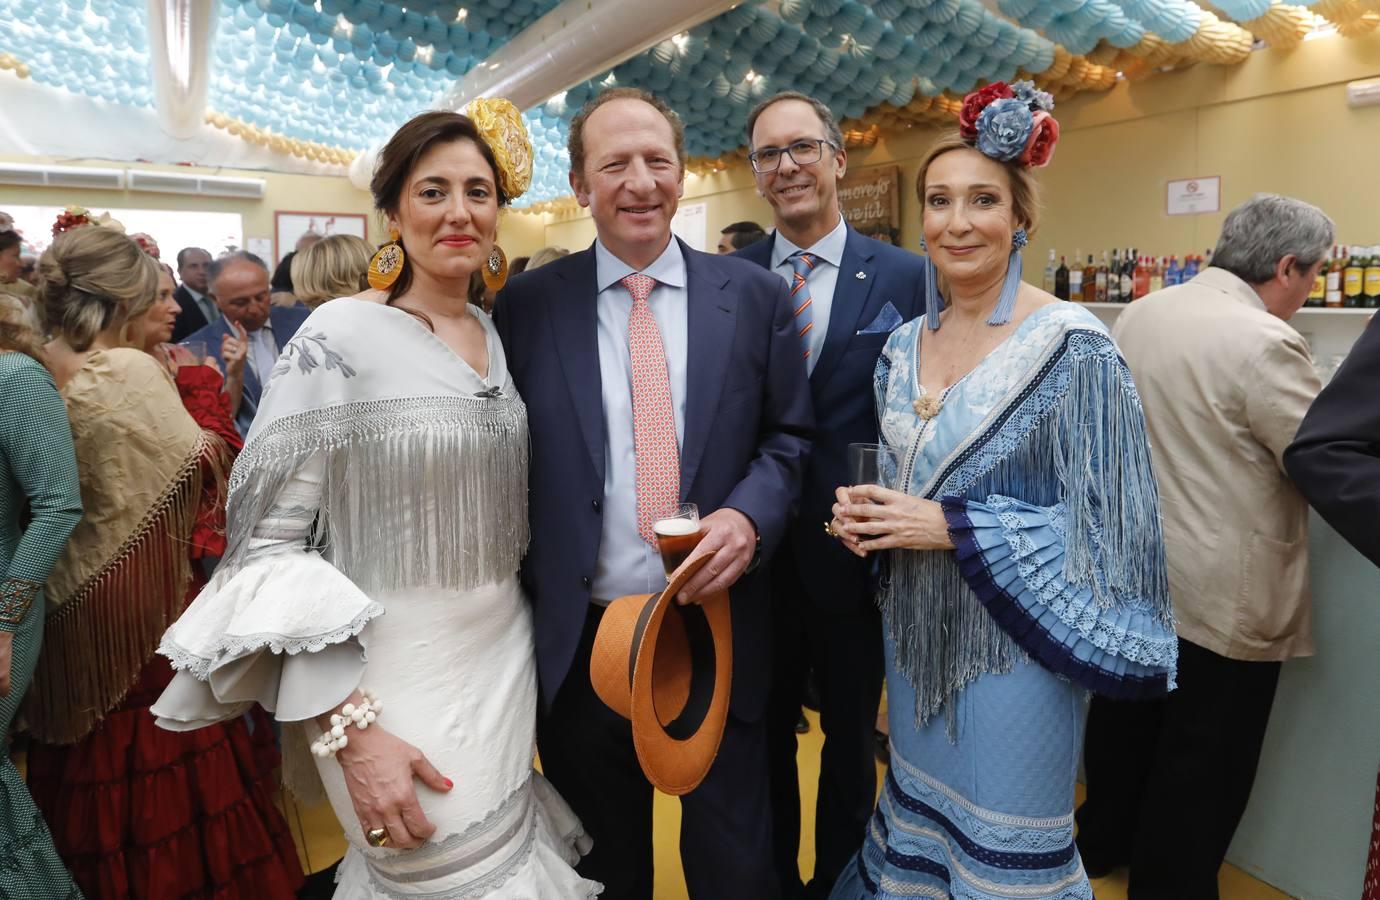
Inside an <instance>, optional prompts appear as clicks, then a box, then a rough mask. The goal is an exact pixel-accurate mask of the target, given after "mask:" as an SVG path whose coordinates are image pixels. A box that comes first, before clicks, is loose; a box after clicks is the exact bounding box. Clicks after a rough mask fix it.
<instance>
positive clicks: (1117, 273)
mask: <svg viewBox="0 0 1380 900" xmlns="http://www.w3.org/2000/svg"><path fill="white" fill-rule="evenodd" d="M1107 302H1108V303H1120V302H1121V251H1120V250H1117V249H1115V248H1113V249H1112V261H1111V263H1110V264H1109V265H1108V266H1107Z"/></svg>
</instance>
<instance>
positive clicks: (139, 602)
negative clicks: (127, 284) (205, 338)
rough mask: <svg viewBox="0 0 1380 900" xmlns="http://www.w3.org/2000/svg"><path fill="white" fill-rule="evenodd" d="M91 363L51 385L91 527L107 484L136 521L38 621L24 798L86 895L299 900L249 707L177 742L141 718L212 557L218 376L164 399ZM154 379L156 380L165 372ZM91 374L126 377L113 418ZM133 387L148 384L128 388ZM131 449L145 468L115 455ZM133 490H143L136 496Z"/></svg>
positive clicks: (219, 479) (164, 680) (223, 452)
mask: <svg viewBox="0 0 1380 900" xmlns="http://www.w3.org/2000/svg"><path fill="white" fill-rule="evenodd" d="M116 352H118V351H116ZM131 352H132V351H131ZM98 355H99V354H98ZM105 355H106V356H113V355H114V353H109V354H105ZM138 355H139V356H141V357H143V359H145V360H147V361H148V362H149V363H151V364H153V365H155V366H156V365H157V363H156V362H155V360H154V359H153V358H152V357H151V356H148V355H145V354H142V353H140V354H138ZM169 360H170V361H171V360H172V357H169ZM129 361H130V362H134V361H133V360H132V359H131V360H129ZM171 365H172V366H176V362H172V363H171ZM170 367H171V366H170ZM88 368H90V365H88ZM96 368H97V371H96V372H93V373H91V374H92V375H93V379H92V382H93V383H92V384H91V385H88V386H86V387H88V388H91V389H90V390H82V388H83V386H82V385H80V384H78V380H79V379H80V378H81V376H80V375H79V376H78V377H77V378H74V379H73V381H72V382H71V383H69V385H68V386H67V387H66V388H64V391H63V393H64V399H65V400H66V401H67V402H68V408H69V414H70V416H71V419H72V425H73V433H74V438H75V440H76V443H77V446H78V452H77V456H78V468H79V470H80V472H81V481H82V498H83V502H84V503H85V504H86V508H87V510H88V518H89V517H90V516H91V515H93V514H94V515H95V516H97V517H98V519H99V518H101V512H102V509H103V508H111V507H112V506H113V505H114V504H118V503H121V502H124V501H125V500H126V499H128V498H127V497H105V496H102V492H103V491H105V490H107V489H108V490H109V491H112V492H114V491H120V492H122V493H125V494H130V493H133V494H134V495H135V496H134V498H133V499H134V505H135V506H136V507H141V506H147V507H148V509H147V512H145V513H144V514H143V515H142V516H141V517H140V519H139V521H138V523H137V525H136V526H135V528H134V529H133V531H132V532H130V533H129V535H128V536H127V537H126V538H125V539H124V540H123V541H121V543H120V546H119V547H118V549H117V550H116V551H115V553H114V555H113V556H109V557H108V558H106V561H105V562H103V563H101V564H100V565H98V566H96V567H95V571H94V574H92V575H90V576H88V577H86V578H85V579H83V580H81V581H80V582H79V583H77V584H75V585H72V586H71V587H72V588H73V589H74V594H73V596H72V599H70V600H68V602H67V603H64V604H62V605H60V606H59V607H58V608H57V611H56V612H54V611H52V610H50V611H49V615H48V619H47V627H48V634H49V639H48V642H47V645H46V646H45V654H49V655H50V656H49V658H48V659H47V660H46V662H47V663H48V665H47V667H46V668H45V667H44V666H43V665H42V663H41V664H40V673H39V677H36V679H35V690H34V692H33V693H32V694H31V695H30V698H29V700H30V702H29V706H28V710H27V711H28V712H29V718H30V722H31V726H32V728H33V731H34V733H35V737H36V740H35V742H34V744H33V745H32V747H31V749H30V752H29V775H28V777H29V786H30V789H31V791H32V793H33V796H34V800H35V802H36V803H37V804H38V806H39V808H40V809H41V810H42V811H43V814H44V816H45V817H46V818H47V820H48V822H49V823H50V826H51V830H52V832H53V837H54V843H55V844H56V846H57V849H58V853H59V855H61V857H62V858H63V861H64V862H65V863H66V864H67V866H68V868H70V869H71V871H72V874H73V876H74V878H75V879H76V881H77V883H78V884H79V885H80V887H81V889H82V890H83V892H85V894H86V895H87V896H88V897H91V898H102V900H104V898H137V900H174V898H193V897H195V898H214V900H277V898H291V897H294V896H295V894H296V891H297V889H298V888H299V887H300V886H301V884H302V883H303V875H302V870H301V867H300V865H299V863H298V858H297V852H296V849H295V847H294V844H293V841H292V835H291V832H290V831H289V830H288V826H287V822H286V821H285V820H284V819H283V816H282V814H281V813H280V812H279V811H278V809H277V807H276V806H275V805H274V801H273V797H274V789H275V785H276V781H275V779H274V777H273V769H274V767H275V766H276V764H277V761H278V760H277V751H276V749H275V748H274V744H273V736H272V733H271V731H270V729H269V727H268V720H267V718H266V717H265V716H264V715H263V713H262V711H259V710H256V712H257V713H258V716H259V718H258V720H257V721H254V722H253V727H252V730H251V726H250V724H249V723H247V722H246V720H245V719H243V718H241V719H236V720H234V721H231V722H227V723H224V724H221V725H217V726H214V727H211V728H205V729H201V730H198V731H189V732H169V731H164V730H163V729H160V728H158V727H157V726H156V725H155V724H154V719H153V716H152V715H151V714H150V713H149V706H150V705H152V703H153V702H154V700H156V699H157V698H158V696H159V694H160V693H162V691H163V689H164V688H165V687H166V686H167V685H168V683H169V682H170V681H171V680H172V670H171V668H170V667H169V665H168V663H167V661H166V660H165V659H164V658H163V657H161V656H156V655H155V654H154V650H155V648H156V646H157V643H158V639H159V636H160V635H161V633H162V631H163V630H164V629H165V628H166V626H167V624H168V623H170V622H171V621H173V620H174V619H175V618H176V617H177V615H178V613H179V612H180V611H181V609H182V608H183V607H184V606H185V605H186V603H187V602H189V600H190V599H191V598H192V597H194V596H195V595H196V593H197V591H198V590H199V589H200V587H201V586H202V584H204V582H205V575H204V574H203V572H202V566H201V561H202V560H203V559H205V558H207V557H216V556H219V555H220V554H221V553H222V552H223V551H224V546H225V544H224V541H225V538H224V511H223V497H224V488H225V480H226V477H227V474H228V468H229V462H230V461H231V460H232V459H233V454H234V453H235V452H237V451H238V450H239V448H240V447H241V446H242V442H241V440H240V436H239V434H238V432H237V431H236V430H235V427H234V423H233V420H232V419H231V417H230V411H229V405H228V401H227V400H226V399H225V397H224V396H223V394H222V393H221V384H222V379H221V376H220V374H219V372H217V371H216V370H214V369H212V368H210V367H208V366H203V365H181V366H177V367H176V384H177V392H176V393H173V392H172V390H171V389H170V387H169V388H168V389H167V391H166V393H164V392H161V391H159V390H158V385H157V384H155V383H153V377H152V375H151V374H149V370H148V367H146V366H143V365H142V364H140V365H137V366H134V367H132V368H137V369H138V375H137V376H134V375H132V374H131V373H130V372H129V371H123V372H120V371H114V372H102V371H100V370H99V369H100V367H99V366H97V367H96ZM117 368H118V367H117ZM159 368H160V369H161V367H159ZM82 374H86V370H83V373H82ZM156 374H157V376H158V377H159V378H162V379H163V385H164V386H167V383H168V382H167V376H166V373H165V372H163V371H159V372H157V373H156ZM100 376H111V377H116V379H117V380H119V381H123V382H124V384H122V385H120V387H123V388H125V389H126V391H125V393H126V396H125V397H122V398H120V400H119V401H117V402H118V404H119V406H118V408H117V407H113V406H112V402H111V400H110V399H109V392H108V391H106V390H102V389H101V388H103V387H108V385H101V384H99V382H102V381H105V378H104V377H100ZM119 376H123V377H119ZM131 381H134V382H143V381H147V382H149V383H148V384H140V385H139V387H138V389H131V384H130V382H131ZM74 387H75V388H76V390H74V389H73V388H74ZM144 389H146V390H144ZM141 390H144V393H145V394H146V395H147V396H143V395H140V391H141ZM179 394H180V396H181V401H182V402H181V404H178V406H177V407H176V408H175V409H171V410H170V409H169V408H168V407H169V405H170V402H171V403H176V401H177V399H178V395H179ZM101 395H105V396H106V397H107V399H106V400H104V401H102V400H100V399H98V398H99V397H100V396H101ZM131 395H135V396H134V401H133V403H132V404H131V402H130V401H131ZM169 401H170V402H169ZM131 405H133V406H134V407H135V408H134V409H131V408H130V407H131ZM189 413H190V417H188V414H189ZM179 418H180V420H181V421H177V420H178V419H179ZM188 437H190V438H191V440H190V442H189V441H188V440H187V438H188ZM131 445H133V446H131ZM83 447H85V449H86V452H85V453H83ZM140 450H142V451H143V454H142V458H140V457H139V456H131V457H130V458H129V459H127V460H122V459H120V457H121V455H122V453H124V454H130V453H136V454H137V453H138V451H140ZM158 454H162V457H163V459H161V460H152V461H151V460H149V459H148V457H149V455H155V456H156V455H158ZM179 457H181V458H180V460H179ZM136 460H137V463H136ZM122 463H127V464H122ZM112 470H113V471H112ZM169 472H172V477H171V478H169V477H168V473H169ZM131 481H133V482H135V483H138V482H141V481H142V482H152V484H151V486H150V487H149V488H148V489H147V490H145V491H143V492H140V491H138V490H134V491H132V492H131V491H130V490H129V488H128V487H127V486H128V485H129V484H130V482H131ZM149 496H153V497H154V498H155V499H154V501H153V503H152V504H151V505H150V504H148V503H147V499H148V497H149ZM93 501H94V502H93ZM127 518H128V516H126V519H127ZM106 527H110V526H109V524H108V523H107V525H106ZM117 530H119V529H117ZM126 530H127V529H126ZM77 543H78V540H77V537H76V536H74V540H73V542H72V545H69V553H70V552H72V550H73V545H76V544H77ZM101 545H102V546H101V547H100V548H99V549H98V550H97V551H96V555H97V556H102V557H105V555H106V554H108V553H110V541H109V540H105V541H102V542H101ZM189 546H190V548H191V549H190V552H189V551H188V547H189ZM77 552H79V553H80V552H83V551H81V550H80V549H78V550H77ZM59 565H61V563H60V564H59ZM85 569H86V570H87V571H91V569H92V566H91V565H90V564H89V563H88V564H87V565H86V567H85ZM55 571H56V570H55ZM44 676H46V678H45V677H44ZM73 704H76V705H73ZM83 704H84V705H83ZM74 709H76V710H81V709H85V710H87V712H86V713H85V714H83V713H74V712H73V711H72V710H74Z"/></svg>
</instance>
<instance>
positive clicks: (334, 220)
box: [273, 211, 369, 266]
mask: <svg viewBox="0 0 1380 900" xmlns="http://www.w3.org/2000/svg"><path fill="white" fill-rule="evenodd" d="M273 231H274V235H273V236H274V243H275V245H276V246H275V248H274V252H273V265H275V266H276V265H277V264H278V263H280V262H282V261H283V257H284V256H287V255H288V253H290V252H291V251H292V250H294V249H296V247H297V241H298V240H300V239H301V237H302V235H304V234H308V233H311V234H318V235H320V236H321V237H330V236H331V235H333V234H353V235H354V236H355V237H357V238H362V239H364V240H368V239H369V234H368V229H367V227H366V222H365V217H364V216H362V215H356V214H354V213H329V212H295V211H293V212H275V213H274V214H273Z"/></svg>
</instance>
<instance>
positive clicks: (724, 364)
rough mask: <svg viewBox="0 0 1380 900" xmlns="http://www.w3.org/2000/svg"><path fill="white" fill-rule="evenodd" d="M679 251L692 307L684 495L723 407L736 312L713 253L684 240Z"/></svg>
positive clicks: (682, 463)
mask: <svg viewBox="0 0 1380 900" xmlns="http://www.w3.org/2000/svg"><path fill="white" fill-rule="evenodd" d="M677 240H680V239H679V238H677ZM681 252H682V253H683V254H684V255H685V272H686V280H685V287H686V291H685V292H686V296H687V306H688V309H689V312H688V315H689V332H688V333H689V339H688V341H687V353H688V357H689V365H688V366H687V375H686V379H685V381H686V385H685V445H684V447H683V448H682V449H681V459H680V494H681V497H685V496H686V495H687V494H688V493H689V491H690V486H691V485H692V484H694V483H695V473H696V472H697V471H698V470H699V466H700V460H702V459H703V458H704V448H705V445H706V444H707V443H708V441H709V432H710V430H711V429H712V428H713V425H714V414H715V412H716V411H717V410H718V408H719V397H720V395H722V393H723V388H724V377H725V375H726V374H727V372H728V360H729V357H730V355H731V353H732V350H733V333H734V330H735V329H736V328H737V317H736V315H735V314H734V310H733V302H732V298H731V297H730V296H729V292H728V291H727V290H726V288H727V286H728V284H729V278H728V276H726V275H725V274H724V273H723V272H722V270H720V269H719V267H718V266H716V265H714V258H713V257H712V256H709V255H707V254H703V253H696V252H695V251H694V250H691V249H690V248H689V247H687V246H685V244H684V243H683V242H682V243H681Z"/></svg>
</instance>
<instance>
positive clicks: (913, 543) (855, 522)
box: [830, 484, 954, 557]
mask: <svg viewBox="0 0 1380 900" xmlns="http://www.w3.org/2000/svg"><path fill="white" fill-rule="evenodd" d="M835 498H836V499H837V501H838V502H836V503H835V504H834V518H833V521H832V522H830V525H831V527H832V529H833V531H834V533H835V534H836V535H837V537H838V539H839V540H840V541H842V542H843V546H844V547H846V548H848V550H849V551H850V552H852V553H853V554H855V555H856V556H861V557H866V556H867V554H869V553H871V552H872V551H874V550H898V549H899V550H952V549H953V547H954V543H953V540H952V539H950V537H949V526H948V523H947V522H946V521H945V519H944V509H943V507H941V506H940V505H939V504H938V503H936V502H935V501H933V500H926V499H924V498H922V497H914V496H911V495H910V494H903V493H901V492H900V491H893V490H890V489H888V488H884V487H879V486H878V485H875V484H859V485H854V486H852V487H841V488H838V489H836V491H835Z"/></svg>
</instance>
